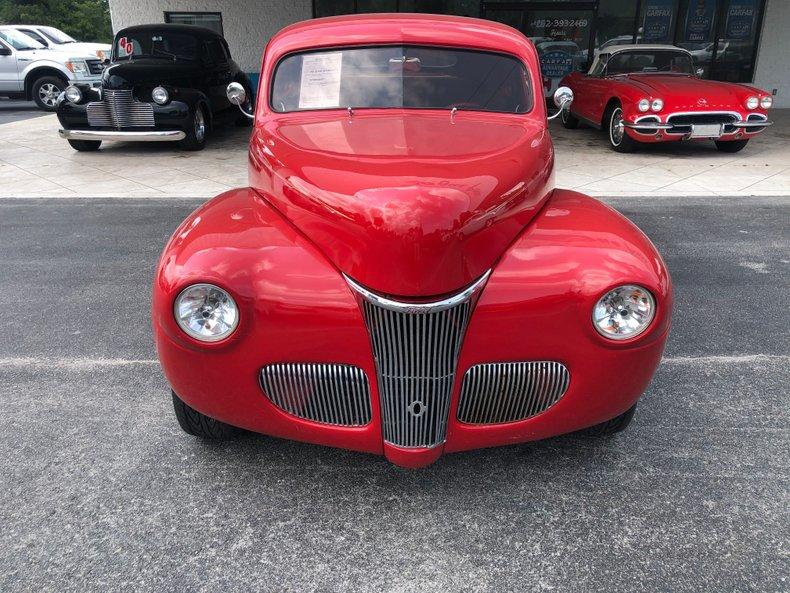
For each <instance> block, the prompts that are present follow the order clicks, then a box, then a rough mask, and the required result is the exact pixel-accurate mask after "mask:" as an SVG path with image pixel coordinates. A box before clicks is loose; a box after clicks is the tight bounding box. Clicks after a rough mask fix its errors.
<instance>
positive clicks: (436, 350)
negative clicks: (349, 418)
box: [347, 274, 488, 447]
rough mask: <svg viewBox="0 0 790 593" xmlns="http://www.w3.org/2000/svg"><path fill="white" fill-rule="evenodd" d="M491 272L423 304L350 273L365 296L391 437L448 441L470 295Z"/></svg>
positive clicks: (398, 441)
mask: <svg viewBox="0 0 790 593" xmlns="http://www.w3.org/2000/svg"><path fill="white" fill-rule="evenodd" d="M487 278H488V274H485V275H484V276H483V277H482V278H480V279H479V280H478V281H477V282H475V283H474V284H473V285H472V286H470V287H469V288H467V289H466V290H465V291H463V292H461V293H459V294H457V295H455V296H454V297H451V298H449V299H445V300H443V301H439V302H434V303H420V304H416V303H402V302H397V301H392V300H390V299H386V298H384V297H380V296H378V295H375V294H374V293H371V292H370V291H368V290H367V289H365V288H363V287H361V286H359V285H358V284H356V283H354V282H353V281H352V280H350V279H348V278H347V281H348V282H349V285H350V286H351V287H352V288H353V289H354V290H356V291H357V292H358V293H360V295H362V299H363V300H362V310H363V313H364V317H365V322H366V324H367V326H368V331H369V333H370V338H371V343H372V346H373V354H374V357H375V359H376V371H377V375H378V387H379V400H380V402H381V417H382V432H383V436H384V440H385V441H386V442H387V443H391V444H393V445H397V446H399V447H434V446H436V445H439V444H441V443H443V442H444V440H445V437H446V434H447V416H448V413H449V408H450V397H451V395H452V389H453V382H454V380H455V369H456V365H457V361H458V353H459V351H460V349H461V342H462V341H463V337H464V332H465V330H466V325H467V323H468V321H469V316H470V313H471V310H472V296H473V295H474V294H475V293H476V292H477V291H478V290H479V289H480V288H482V286H483V285H484V283H485V280H486V279H487Z"/></svg>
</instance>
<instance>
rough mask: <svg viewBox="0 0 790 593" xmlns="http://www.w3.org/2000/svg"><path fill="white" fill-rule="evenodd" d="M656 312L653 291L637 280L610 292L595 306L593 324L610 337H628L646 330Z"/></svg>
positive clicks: (611, 338)
mask: <svg viewBox="0 0 790 593" xmlns="http://www.w3.org/2000/svg"><path fill="white" fill-rule="evenodd" d="M655 313H656V301H655V299H654V298H653V295H652V294H650V291H649V290H647V289H646V288H642V287H641V286H636V285H635V284H626V285H624V286H618V287H617V288H615V289H614V290H611V291H609V292H607V293H606V294H605V295H603V297H601V299H600V300H599V301H598V302H597V303H595V307H593V314H592V318H593V325H594V326H595V329H596V330H597V331H598V333H599V334H601V335H602V336H604V337H605V338H609V339H610V340H627V339H628V338H633V337H635V336H638V335H639V334H641V333H642V332H643V331H645V330H646V329H647V328H648V326H649V325H650V322H651V321H653V317H654V316H655Z"/></svg>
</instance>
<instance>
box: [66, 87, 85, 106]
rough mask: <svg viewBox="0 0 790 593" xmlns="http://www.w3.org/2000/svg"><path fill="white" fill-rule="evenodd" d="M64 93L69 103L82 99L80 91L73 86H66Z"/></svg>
mask: <svg viewBox="0 0 790 593" xmlns="http://www.w3.org/2000/svg"><path fill="white" fill-rule="evenodd" d="M65 93H66V99H67V100H68V101H69V102H70V103H79V102H80V101H82V91H81V90H80V89H78V88H77V87H75V86H67V87H66V90H65Z"/></svg>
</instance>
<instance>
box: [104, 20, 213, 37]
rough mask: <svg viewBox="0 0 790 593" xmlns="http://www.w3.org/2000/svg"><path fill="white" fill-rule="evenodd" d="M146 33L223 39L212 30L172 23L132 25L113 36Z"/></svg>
mask: <svg viewBox="0 0 790 593" xmlns="http://www.w3.org/2000/svg"><path fill="white" fill-rule="evenodd" d="M146 31H150V32H152V33H153V32H159V33H184V34H188V35H194V36H196V37H202V38H216V39H223V37H222V35H220V34H219V33H217V32H216V31H214V30H213V29H208V28H206V27H198V26H196V25H180V24H174V23H152V24H150V25H133V26H131V27H126V28H125V29H121V30H120V31H118V32H117V33H116V34H115V36H116V37H118V36H119V35H121V36H123V35H128V34H129V33H145V32H146Z"/></svg>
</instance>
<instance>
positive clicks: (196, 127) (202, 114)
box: [180, 105, 208, 150]
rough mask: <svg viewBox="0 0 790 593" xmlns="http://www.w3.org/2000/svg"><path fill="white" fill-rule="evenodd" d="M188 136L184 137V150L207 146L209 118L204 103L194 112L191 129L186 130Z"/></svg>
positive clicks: (182, 142)
mask: <svg viewBox="0 0 790 593" xmlns="http://www.w3.org/2000/svg"><path fill="white" fill-rule="evenodd" d="M186 134H187V136H186V138H184V139H183V140H182V141H181V143H180V146H181V148H182V149H183V150H203V149H204V148H206V135H207V134H208V119H207V117H206V110H205V108H204V107H203V106H202V105H198V106H197V107H196V108H195V112H194V113H193V114H192V119H191V121H190V126H189V129H188V130H186Z"/></svg>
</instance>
